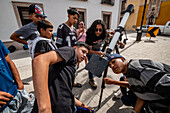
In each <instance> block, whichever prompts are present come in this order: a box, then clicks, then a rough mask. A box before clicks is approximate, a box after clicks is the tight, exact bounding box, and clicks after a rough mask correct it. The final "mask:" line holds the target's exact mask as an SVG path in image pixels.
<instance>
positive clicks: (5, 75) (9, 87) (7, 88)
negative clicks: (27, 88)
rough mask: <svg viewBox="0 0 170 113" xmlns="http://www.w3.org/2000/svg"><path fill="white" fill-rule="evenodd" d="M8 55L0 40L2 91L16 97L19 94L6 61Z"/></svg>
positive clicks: (0, 83)
mask: <svg viewBox="0 0 170 113" xmlns="http://www.w3.org/2000/svg"><path fill="white" fill-rule="evenodd" d="M8 54H9V50H8V49H7V48H6V47H5V45H4V44H3V43H2V41H1V40H0V91H3V92H7V93H10V94H11V95H13V96H14V97H15V95H16V94H17V85H16V84H15V83H14V81H13V75H12V73H11V70H10V68H9V66H8V63H7V61H6V59H5V56H6V55H8ZM11 100H12V99H11ZM8 102H10V101H8ZM5 107H6V105H4V106H2V107H1V108H0V111H1V110H2V109H4V108H5Z"/></svg>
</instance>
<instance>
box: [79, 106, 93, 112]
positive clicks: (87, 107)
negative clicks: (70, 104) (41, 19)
mask: <svg viewBox="0 0 170 113" xmlns="http://www.w3.org/2000/svg"><path fill="white" fill-rule="evenodd" d="M81 107H82V108H86V109H88V110H89V111H90V113H92V111H91V109H90V107H89V106H87V105H85V104H83V105H82V106H81Z"/></svg>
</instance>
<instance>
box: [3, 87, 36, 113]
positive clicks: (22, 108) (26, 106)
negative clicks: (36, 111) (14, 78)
mask: <svg viewBox="0 0 170 113" xmlns="http://www.w3.org/2000/svg"><path fill="white" fill-rule="evenodd" d="M34 101H35V96H34V95H33V94H28V93H27V92H26V91H25V90H24V89H23V90H18V92H17V94H16V96H15V97H14V99H13V100H12V101H11V102H10V103H9V104H8V106H7V107H6V108H5V109H4V110H3V111H2V113H30V112H31V111H32V109H33V105H34Z"/></svg>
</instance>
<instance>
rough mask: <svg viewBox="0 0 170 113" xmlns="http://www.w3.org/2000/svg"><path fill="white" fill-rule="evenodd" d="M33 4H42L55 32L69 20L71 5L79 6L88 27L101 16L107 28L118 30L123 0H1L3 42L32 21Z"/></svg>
mask: <svg viewBox="0 0 170 113" xmlns="http://www.w3.org/2000/svg"><path fill="white" fill-rule="evenodd" d="M33 3H35V4H38V5H39V6H40V7H42V9H43V10H44V12H45V14H46V15H47V20H49V21H50V22H52V24H53V25H54V32H57V28H58V26H59V24H61V23H64V22H66V21H67V9H69V8H77V10H78V11H79V13H80V20H83V21H84V22H85V25H86V28H88V27H90V25H91V24H92V22H93V21H94V20H96V19H102V20H103V21H104V22H105V24H106V26H107V29H115V28H116V27H117V25H118V24H119V18H120V9H121V8H120V7H121V2H120V0H1V1H0V13H1V17H0V18H1V21H0V28H1V29H0V34H1V38H0V39H1V40H2V41H3V42H8V41H11V40H10V35H11V34H12V33H13V32H14V31H16V30H17V29H19V28H20V27H21V26H23V25H25V24H27V23H29V22H30V20H29V14H28V7H29V5H30V4H33Z"/></svg>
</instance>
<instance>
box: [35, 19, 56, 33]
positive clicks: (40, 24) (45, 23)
mask: <svg viewBox="0 0 170 113" xmlns="http://www.w3.org/2000/svg"><path fill="white" fill-rule="evenodd" d="M41 28H43V29H44V30H46V29H47V28H53V25H52V24H51V23H50V22H49V21H48V20H39V21H38V22H37V30H38V32H39V33H41V31H40V29H41Z"/></svg>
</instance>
